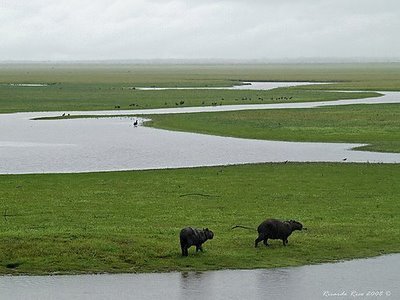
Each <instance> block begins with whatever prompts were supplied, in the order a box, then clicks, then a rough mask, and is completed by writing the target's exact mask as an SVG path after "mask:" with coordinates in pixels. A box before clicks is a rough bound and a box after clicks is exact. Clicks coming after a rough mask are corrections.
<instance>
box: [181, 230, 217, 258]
mask: <svg viewBox="0 0 400 300" xmlns="http://www.w3.org/2000/svg"><path fill="white" fill-rule="evenodd" d="M213 237H214V233H213V232H212V231H211V230H209V229H208V228H205V229H197V228H192V227H186V228H183V229H182V230H181V233H180V235H179V238H180V241H181V249H182V256H188V249H189V248H190V247H191V246H196V252H197V251H199V250H200V251H203V248H202V247H201V245H202V244H203V243H204V242H205V241H207V240H212V239H213Z"/></svg>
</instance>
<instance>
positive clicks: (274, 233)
mask: <svg viewBox="0 0 400 300" xmlns="http://www.w3.org/2000/svg"><path fill="white" fill-rule="evenodd" d="M302 229H303V225H302V224H301V223H299V222H297V221H294V220H290V221H280V220H275V219H268V220H265V221H264V222H262V223H261V224H260V226H258V228H257V231H258V238H257V239H256V240H255V247H257V245H258V243H259V242H261V241H264V245H265V246H269V245H268V239H273V240H276V239H278V240H282V242H283V245H284V246H286V245H287V243H288V240H287V239H288V237H289V235H291V234H292V232H293V231H295V230H302Z"/></svg>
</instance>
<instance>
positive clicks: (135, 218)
mask: <svg viewBox="0 0 400 300" xmlns="http://www.w3.org/2000/svg"><path fill="white" fill-rule="evenodd" d="M399 177H400V168H399V165H391V164H389V165H370V164H321V163H313V164H291V163H289V164H261V165H242V166H229V167H214V168H195V169H177V170H153V171H132V172H111V173H87V174H47V175H1V176H0V183H1V184H0V209H1V213H2V215H3V216H2V217H1V220H0V273H1V274H6V273H12V274H23V273H27V274H48V273H92V272H155V271H172V270H213V269H227V268H269V267H278V266H295V265H304V264H311V263H319V262H328V261H334V260H338V259H350V258H355V257H367V256H374V255H379V254H382V253H393V252H399V251H400V243H399V239H398V237H399V234H400V219H399V218H398V213H397V212H398V211H399V209H400V202H399V201H398V195H399V194H400V185H399V184H398V178H399ZM196 194H203V196H201V195H196ZM268 217H275V218H282V219H297V220H299V221H301V222H303V223H304V225H305V226H306V227H308V231H303V232H295V233H294V234H293V235H292V236H291V237H290V238H289V245H288V246H287V247H283V246H282V244H281V242H280V241H272V242H271V244H272V245H271V247H270V248H266V247H264V246H261V245H260V247H259V248H257V249H255V248H254V246H253V243H254V239H255V238H256V232H255V231H254V232H253V231H248V230H240V229H236V230H231V229H230V227H231V226H232V225H235V224H242V225H249V226H253V227H254V228H256V226H257V225H258V224H259V223H260V222H261V221H263V220H264V219H265V218H268ZM184 226H198V227H203V226H207V227H209V228H210V229H212V230H213V231H214V232H215V238H214V240H211V241H208V242H206V243H205V244H204V248H205V252H204V253H198V254H195V253H194V249H190V253H189V257H188V258H182V257H181V256H180V249H179V239H178V234H179V230H180V229H181V228H182V227H184Z"/></svg>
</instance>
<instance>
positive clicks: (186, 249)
mask: <svg viewBox="0 0 400 300" xmlns="http://www.w3.org/2000/svg"><path fill="white" fill-rule="evenodd" d="M181 248H182V256H188V248H187V247H186V246H181Z"/></svg>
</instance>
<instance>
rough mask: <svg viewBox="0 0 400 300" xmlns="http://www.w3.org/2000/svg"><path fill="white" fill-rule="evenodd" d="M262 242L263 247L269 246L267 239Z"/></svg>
mask: <svg viewBox="0 0 400 300" xmlns="http://www.w3.org/2000/svg"><path fill="white" fill-rule="evenodd" d="M263 242H264V245H265V246H267V247H268V246H269V244H268V238H265V239H264V241H263Z"/></svg>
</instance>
